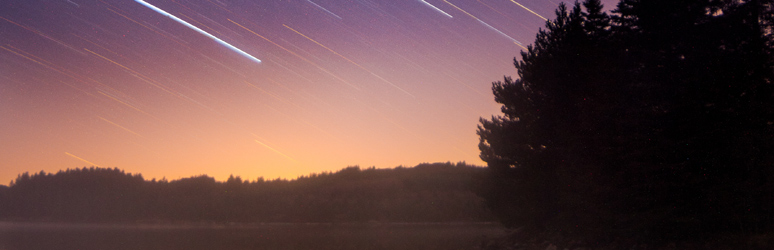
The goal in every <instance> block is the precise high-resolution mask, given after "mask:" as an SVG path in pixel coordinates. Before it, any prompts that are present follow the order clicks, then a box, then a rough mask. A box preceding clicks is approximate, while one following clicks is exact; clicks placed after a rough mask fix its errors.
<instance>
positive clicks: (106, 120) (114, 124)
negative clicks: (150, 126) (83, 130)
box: [97, 116, 145, 138]
mask: <svg viewBox="0 0 774 250" xmlns="http://www.w3.org/2000/svg"><path fill="white" fill-rule="evenodd" d="M97 117H99V119H102V120H103V121H105V122H107V123H110V124H112V125H113V126H116V127H118V128H120V129H123V130H124V131H126V132H129V133H132V134H134V135H136V136H139V137H142V138H145V137H144V136H142V135H140V134H138V133H136V132H134V131H132V130H131V129H128V128H125V127H124V126H121V125H118V124H117V123H115V122H111V121H110V120H108V119H105V118H102V116H97Z"/></svg>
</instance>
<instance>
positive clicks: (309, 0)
mask: <svg viewBox="0 0 774 250" xmlns="http://www.w3.org/2000/svg"><path fill="white" fill-rule="evenodd" d="M306 1H307V2H309V3H311V4H314V6H317V8H320V9H322V10H324V11H325V12H328V14H331V15H333V16H335V17H336V18H338V19H341V17H340V16H339V15H336V14H333V12H330V11H329V10H327V9H325V8H323V7H322V6H320V5H318V4H316V3H314V2H312V1H311V0H306Z"/></svg>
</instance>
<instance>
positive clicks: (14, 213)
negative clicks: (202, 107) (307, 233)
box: [0, 163, 494, 223]
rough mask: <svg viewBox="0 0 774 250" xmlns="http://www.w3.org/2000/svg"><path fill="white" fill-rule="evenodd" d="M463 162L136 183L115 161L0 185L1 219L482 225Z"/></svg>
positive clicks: (474, 175) (486, 216)
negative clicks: (285, 176)
mask: <svg viewBox="0 0 774 250" xmlns="http://www.w3.org/2000/svg"><path fill="white" fill-rule="evenodd" d="M484 174H485V169H484V168H481V167H475V166H471V165H467V164H465V163H458V164H453V163H436V164H420V165H418V166H416V167H410V168H409V167H397V168H394V169H375V168H367V169H360V168H359V167H356V166H355V167H348V168H344V169H342V170H340V171H338V172H332V173H321V174H311V175H308V176H303V177H299V178H297V179H295V180H284V179H275V180H264V179H263V178H258V179H256V180H252V181H248V180H242V179H241V178H240V177H234V176H231V177H230V178H229V179H228V180H227V181H225V182H219V181H216V180H215V179H214V178H212V177H209V176H206V175H202V176H194V177H190V178H183V179H179V180H173V181H167V180H161V181H157V180H155V179H153V180H145V179H144V178H143V177H142V175H140V174H129V173H125V172H124V171H122V170H120V169H117V168H113V169H110V168H98V167H96V168H95V167H91V168H85V167H84V168H81V169H68V170H65V171H59V172H57V173H55V174H54V173H45V172H42V171H41V172H40V173H35V174H29V173H24V174H21V175H19V177H18V178H16V180H14V181H13V182H12V183H11V185H10V186H7V187H6V186H0V220H10V221H44V222H127V223H135V222H142V223H177V222H203V223H262V222H289V223H306V222H330V223H338V222H342V223H344V222H485V221H492V220H494V218H493V217H492V215H491V213H490V212H489V210H488V209H487V208H486V206H485V204H484V202H483V200H482V198H480V197H478V196H477V195H476V194H475V193H474V192H473V190H474V187H475V186H476V185H478V184H477V182H478V181H480V180H481V178H482V177H483V175H484Z"/></svg>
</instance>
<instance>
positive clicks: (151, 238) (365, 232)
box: [0, 223, 505, 250]
mask: <svg viewBox="0 0 774 250" xmlns="http://www.w3.org/2000/svg"><path fill="white" fill-rule="evenodd" d="M504 234H505V231H504V230H503V228H502V227H501V226H500V225H498V224H262V225H250V226H234V225H232V226H222V225H221V226H203V225H188V226H171V225H137V226H126V225H124V226H122V225H104V224H102V225H86V224H79V225H66V224H29V223H25V224H15V223H2V224H0V249H2V250H22V249H24V250H36V249H61V250H70V249H73V250H74V249H79V250H89V249H95V250H96V249H115V250H139V249H165V250H169V249H189V250H205V249H206V250H220V249H222V250H226V249H228V250H238V249H251V250H253V249H255V250H259V249H267V250H268V249H273V250H286V249H344V250H347V249H353V250H354V249H402V250H403V249H406V250H412V249H417V250H419V249H423V250H425V249H473V248H476V247H478V246H480V244H482V242H484V241H485V240H487V239H491V238H495V237H500V236H503V235H504Z"/></svg>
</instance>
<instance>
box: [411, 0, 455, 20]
mask: <svg viewBox="0 0 774 250" xmlns="http://www.w3.org/2000/svg"><path fill="white" fill-rule="evenodd" d="M419 1H420V2H422V3H424V4H426V5H427V6H430V8H433V9H435V10H437V11H438V12H441V14H444V15H445V16H448V17H449V18H454V17H452V15H449V13H446V12H444V11H443V10H441V9H439V8H438V7H435V6H433V5H432V4H430V3H428V2H425V0H419Z"/></svg>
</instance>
